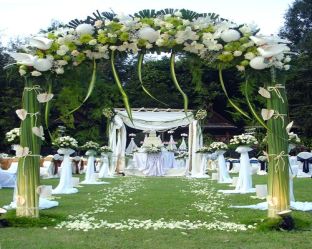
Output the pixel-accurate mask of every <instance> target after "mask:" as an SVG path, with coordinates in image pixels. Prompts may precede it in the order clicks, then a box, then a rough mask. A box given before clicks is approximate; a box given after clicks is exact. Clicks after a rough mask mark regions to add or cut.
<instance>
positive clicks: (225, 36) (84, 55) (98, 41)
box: [10, 10, 290, 77]
mask: <svg viewBox="0 0 312 249" xmlns="http://www.w3.org/2000/svg"><path fill="white" fill-rule="evenodd" d="M187 12H188V11H187V10H180V11H176V12H174V13H172V14H164V13H162V12H161V11H159V12H157V14H156V15H154V16H153V17H142V18H140V17H133V16H131V15H128V16H125V15H118V16H114V17H113V18H110V20H109V19H106V20H105V18H104V17H103V20H96V21H95V22H94V23H92V24H91V23H81V24H79V25H78V26H76V27H75V28H71V27H62V28H57V29H55V30H52V31H50V32H48V33H46V34H40V36H36V37H32V38H31V39H30V44H29V45H30V47H31V48H30V50H27V53H10V55H11V56H12V57H13V58H14V59H15V60H16V61H17V64H18V65H20V67H19V73H20V74H21V75H23V76H25V75H31V76H33V77H38V76H41V75H42V74H45V73H53V74H56V75H59V74H64V72H65V70H66V69H67V68H68V67H71V66H74V67H75V66H78V65H80V64H81V63H83V62H84V61H86V60H94V59H95V60H99V59H109V58H110V54H111V52H112V51H120V52H127V53H133V54H136V53H138V52H142V51H168V52H169V51H185V52H188V53H191V54H196V55H198V56H199V57H200V58H202V59H204V60H207V61H210V62H215V63H216V64H219V63H222V64H224V63H225V64H229V65H232V66H236V67H237V69H238V70H240V71H243V70H245V67H247V66H251V67H252V68H254V69H258V70H260V69H265V68H268V67H270V66H275V67H277V68H280V69H285V70H287V69H288V68H289V66H288V65H287V63H288V62H289V61H290V57H288V56H284V52H288V51H289V47H288V46H287V45H285V44H286V43H287V41H286V40H283V39H279V38H276V37H272V36H270V37H264V36H255V35H256V33H257V32H258V31H259V30H258V29H257V27H256V26H255V25H247V24H243V25H238V24H235V23H233V22H230V21H226V20H224V19H221V18H218V16H217V15H215V16H213V15H211V14H197V13H196V15H195V17H194V18H190V17H189V16H188V15H187ZM86 22H87V21H86Z"/></svg>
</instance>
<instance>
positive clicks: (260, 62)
mask: <svg viewBox="0 0 312 249" xmlns="http://www.w3.org/2000/svg"><path fill="white" fill-rule="evenodd" d="M264 60H265V58H264V57H262V56H257V57H255V58H253V59H251V60H250V62H249V65H250V66H251V67H252V68H253V69H256V70H262V69H265V68H267V67H269V64H268V63H265V61H264Z"/></svg>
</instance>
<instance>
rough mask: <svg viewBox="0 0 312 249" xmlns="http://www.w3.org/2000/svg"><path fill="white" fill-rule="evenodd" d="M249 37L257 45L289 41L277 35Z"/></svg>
mask: <svg viewBox="0 0 312 249" xmlns="http://www.w3.org/2000/svg"><path fill="white" fill-rule="evenodd" d="M250 39H251V40H252V41H253V42H254V43H255V44H256V45H258V46H262V45H266V44H277V43H290V41H288V40H286V39H281V38H279V37H277V36H263V35H259V36H250Z"/></svg>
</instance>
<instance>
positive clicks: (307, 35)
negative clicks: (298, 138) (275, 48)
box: [280, 0, 312, 137]
mask: <svg viewBox="0 0 312 249" xmlns="http://www.w3.org/2000/svg"><path fill="white" fill-rule="evenodd" d="M311 9H312V1H311V0H296V1H295V2H294V3H293V5H292V6H291V7H290V8H289V9H288V11H287V13H286V14H285V24H284V27H283V28H282V29H281V31H280V35H281V37H283V38H287V39H288V40H289V41H291V45H292V50H293V51H297V52H298V53H299V56H297V57H296V58H295V59H294V60H293V62H292V67H291V69H290V74H289V77H288V79H287V82H286V85H287V90H288V98H289V108H290V117H291V119H293V120H295V124H297V125H298V126H299V127H300V129H301V131H302V135H304V136H305V137H311V136H312V126H311V123H312V116H311V115H309V114H310V113H311V112H312V73H311V72H312V63H311V56H312V12H311Z"/></svg>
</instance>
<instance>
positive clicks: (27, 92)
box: [16, 79, 41, 217]
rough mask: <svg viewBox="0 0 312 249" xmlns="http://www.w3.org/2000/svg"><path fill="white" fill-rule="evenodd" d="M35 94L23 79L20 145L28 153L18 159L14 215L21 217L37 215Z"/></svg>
mask: <svg viewBox="0 0 312 249" xmlns="http://www.w3.org/2000/svg"><path fill="white" fill-rule="evenodd" d="M36 95H37V94H36V91H35V90H34V89H33V83H32V82H31V81H28V80H27V79H25V89H24V92H23V101H22V105H23V109H25V110H27V112H28V114H27V116H26V119H25V120H23V121H22V122H21V137H20V145H21V146H22V147H24V148H25V147H28V148H29V151H30V153H29V155H25V156H24V157H21V158H20V159H19V161H18V171H17V200H16V204H17V208H16V215H17V216H23V217H39V196H38V193H37V187H38V186H39V179H40V178H39V168H40V156H39V155H40V149H41V139H40V138H39V137H37V136H35V135H34V134H33V132H32V127H35V126H37V127H39V126H40V116H39V113H40V109H39V102H38V101H37V98H36Z"/></svg>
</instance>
